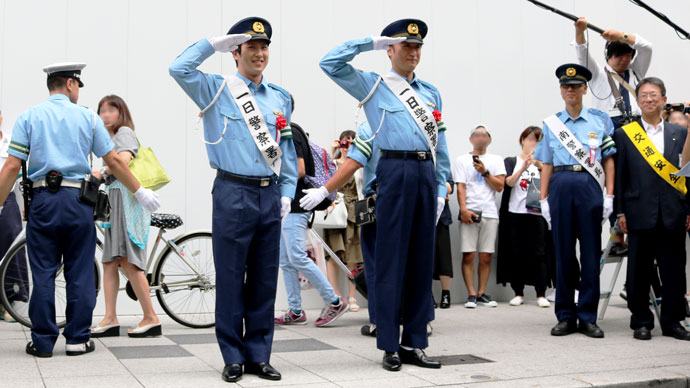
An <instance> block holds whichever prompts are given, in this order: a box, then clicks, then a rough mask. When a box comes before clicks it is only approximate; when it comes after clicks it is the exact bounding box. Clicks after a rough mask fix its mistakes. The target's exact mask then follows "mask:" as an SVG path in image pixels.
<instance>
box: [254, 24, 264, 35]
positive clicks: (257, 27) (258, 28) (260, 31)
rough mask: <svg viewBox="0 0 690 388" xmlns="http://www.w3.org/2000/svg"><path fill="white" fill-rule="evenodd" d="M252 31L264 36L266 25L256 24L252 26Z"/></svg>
mask: <svg viewBox="0 0 690 388" xmlns="http://www.w3.org/2000/svg"><path fill="white" fill-rule="evenodd" d="M252 30H254V32H256V33H258V34H263V32H264V25H263V23H261V22H254V25H252Z"/></svg>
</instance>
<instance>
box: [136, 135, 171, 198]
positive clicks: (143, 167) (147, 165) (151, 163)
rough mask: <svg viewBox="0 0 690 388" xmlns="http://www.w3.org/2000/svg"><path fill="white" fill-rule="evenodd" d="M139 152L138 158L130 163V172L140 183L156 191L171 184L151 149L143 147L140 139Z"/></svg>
mask: <svg viewBox="0 0 690 388" xmlns="http://www.w3.org/2000/svg"><path fill="white" fill-rule="evenodd" d="M137 142H138V143H139V152H137V156H136V157H135V158H133V159H132V160H131V161H130V162H129V170H130V171H132V175H134V177H135V178H137V180H138V181H139V183H140V184H141V185H142V186H144V187H145V188H147V189H151V190H153V191H156V190H158V189H160V188H161V187H163V186H165V185H167V184H168V183H169V182H170V178H169V177H168V174H166V173H165V170H163V166H161V164H160V163H159V162H158V159H156V155H154V154H153V150H152V149H151V148H150V147H142V146H141V142H140V141H139V137H137Z"/></svg>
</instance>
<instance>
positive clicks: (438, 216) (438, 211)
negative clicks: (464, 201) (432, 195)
mask: <svg viewBox="0 0 690 388" xmlns="http://www.w3.org/2000/svg"><path fill="white" fill-rule="evenodd" d="M436 201H437V204H436V225H438V220H440V219H441V213H442V212H443V208H445V207H446V199H445V198H443V197H438V198H436Z"/></svg>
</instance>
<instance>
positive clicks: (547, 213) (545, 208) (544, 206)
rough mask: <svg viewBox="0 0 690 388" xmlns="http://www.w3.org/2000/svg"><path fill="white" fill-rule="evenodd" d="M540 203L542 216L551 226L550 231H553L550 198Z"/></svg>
mask: <svg viewBox="0 0 690 388" xmlns="http://www.w3.org/2000/svg"><path fill="white" fill-rule="evenodd" d="M539 203H540V204H541V215H542V217H544V219H545V220H546V223H547V224H548V225H549V230H551V210H550V209H549V198H548V197H546V198H544V199H542V200H540V201H539Z"/></svg>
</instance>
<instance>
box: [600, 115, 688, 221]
mask: <svg viewBox="0 0 690 388" xmlns="http://www.w3.org/2000/svg"><path fill="white" fill-rule="evenodd" d="M638 123H639V124H640V126H642V127H643V128H644V125H643V124H642V121H641V120H638ZM686 137H687V129H685V128H683V127H681V126H679V125H675V124H671V123H669V122H664V157H665V158H666V160H667V161H668V162H670V163H671V164H673V165H674V166H676V167H680V166H679V165H680V155H681V153H682V152H683V145H684V144H685V138H686ZM613 139H614V141H615V142H616V148H617V149H618V152H617V153H616V186H615V195H616V202H617V206H616V209H614V210H615V211H616V212H617V214H625V218H626V220H627V223H628V228H630V229H633V230H642V229H652V228H654V227H655V226H656V225H657V223H658V222H659V221H661V223H662V224H663V226H664V227H665V228H667V229H676V230H677V229H680V228H683V229H684V228H685V222H686V216H687V215H688V209H689V206H688V205H689V202H688V198H686V197H683V195H682V194H681V193H680V192H679V191H678V190H676V189H674V188H673V187H672V186H671V185H669V184H668V183H667V182H666V181H665V180H663V179H662V178H661V177H660V176H659V175H658V174H657V173H656V171H655V170H653V169H652V167H651V166H650V165H649V163H647V161H646V160H645V159H644V158H643V157H642V155H641V154H640V152H639V151H638V150H637V148H636V147H635V145H634V144H633V142H632V140H630V138H629V137H628V135H626V134H625V132H624V131H623V129H622V128H617V129H616V131H615V132H614V135H613ZM689 181H690V180H689ZM686 185H687V182H686Z"/></svg>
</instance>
